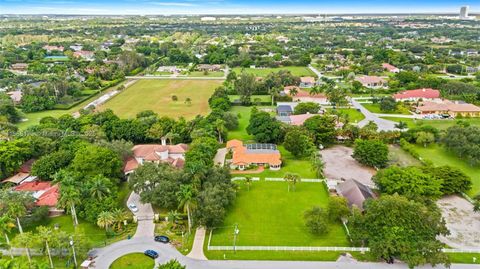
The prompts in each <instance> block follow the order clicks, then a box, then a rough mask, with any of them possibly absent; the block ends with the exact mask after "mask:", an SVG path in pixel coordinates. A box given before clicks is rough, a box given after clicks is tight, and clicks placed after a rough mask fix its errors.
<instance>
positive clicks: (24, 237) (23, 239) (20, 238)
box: [15, 232, 33, 263]
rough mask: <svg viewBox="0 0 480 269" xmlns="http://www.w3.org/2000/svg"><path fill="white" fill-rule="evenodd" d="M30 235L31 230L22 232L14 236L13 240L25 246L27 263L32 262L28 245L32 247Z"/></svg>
mask: <svg viewBox="0 0 480 269" xmlns="http://www.w3.org/2000/svg"><path fill="white" fill-rule="evenodd" d="M32 237H33V235H32V233H31V232H26V233H23V232H22V233H20V234H18V235H17V236H16V237H15V240H16V241H17V242H18V244H19V245H20V246H23V247H24V248H25V253H26V254H27V259H28V262H29V263H32V259H31V257H30V247H32V245H33V240H32Z"/></svg>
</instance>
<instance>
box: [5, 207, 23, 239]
mask: <svg viewBox="0 0 480 269" xmlns="http://www.w3.org/2000/svg"><path fill="white" fill-rule="evenodd" d="M8 212H9V215H10V216H12V217H14V218H15V219H16V220H17V228H18V231H19V232H20V233H21V234H22V233H23V228H22V225H21V223H20V217H22V216H24V215H25V214H27V208H26V207H25V204H23V203H22V202H20V201H17V202H14V203H12V204H10V206H9V208H8Z"/></svg>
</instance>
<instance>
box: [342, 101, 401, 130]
mask: <svg viewBox="0 0 480 269" xmlns="http://www.w3.org/2000/svg"><path fill="white" fill-rule="evenodd" d="M351 102H352V105H353V107H354V108H356V109H359V110H360V112H362V114H363V115H364V116H365V119H363V120H362V121H360V122H359V123H358V127H363V126H365V125H367V124H368V122H370V121H373V122H375V123H376V124H377V126H378V131H393V130H395V129H396V128H395V122H393V121H390V120H386V119H382V118H380V117H378V116H377V115H375V114H374V113H372V112H370V111H368V109H366V108H365V107H364V106H362V104H360V103H359V102H357V101H356V100H354V99H352V100H351Z"/></svg>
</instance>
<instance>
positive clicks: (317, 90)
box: [310, 85, 323, 96]
mask: <svg viewBox="0 0 480 269" xmlns="http://www.w3.org/2000/svg"><path fill="white" fill-rule="evenodd" d="M322 92H323V88H322V87H320V86H318V85H315V86H313V87H312V88H311V89H310V95H311V96H313V95H316V94H320V93H322Z"/></svg>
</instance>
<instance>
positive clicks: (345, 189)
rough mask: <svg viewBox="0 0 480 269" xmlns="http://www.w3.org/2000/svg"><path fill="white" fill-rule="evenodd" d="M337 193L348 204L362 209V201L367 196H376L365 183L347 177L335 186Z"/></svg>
mask: <svg viewBox="0 0 480 269" xmlns="http://www.w3.org/2000/svg"><path fill="white" fill-rule="evenodd" d="M336 189H337V193H338V194H339V195H340V196H343V197H345V198H346V199H347V201H348V205H349V206H354V205H355V206H356V207H358V208H359V209H360V210H361V211H363V202H364V201H365V200H367V199H369V198H372V199H375V198H377V196H376V195H375V193H374V192H373V191H372V190H371V189H370V188H369V187H368V186H366V185H364V184H362V183H360V182H358V181H357V180H355V179H349V180H347V181H345V182H342V183H340V184H338V185H337V187H336Z"/></svg>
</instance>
